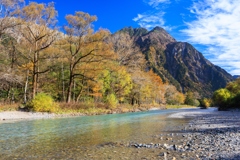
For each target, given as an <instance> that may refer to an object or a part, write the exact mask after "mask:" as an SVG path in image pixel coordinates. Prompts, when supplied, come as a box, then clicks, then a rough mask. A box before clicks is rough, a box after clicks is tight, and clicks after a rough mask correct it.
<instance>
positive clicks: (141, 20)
mask: <svg viewBox="0 0 240 160" xmlns="http://www.w3.org/2000/svg"><path fill="white" fill-rule="evenodd" d="M163 15H164V12H158V13H152V14H151V13H143V14H138V16H137V17H135V18H133V21H135V22H137V23H138V24H139V25H140V26H141V27H143V28H146V29H148V30H150V29H152V28H154V27H156V26H164V23H165V21H164V19H163Z"/></svg>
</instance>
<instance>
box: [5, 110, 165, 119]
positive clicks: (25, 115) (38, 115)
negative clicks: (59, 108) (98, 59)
mask: <svg viewBox="0 0 240 160" xmlns="http://www.w3.org/2000/svg"><path fill="white" fill-rule="evenodd" d="M151 110H163V109H162V108H161V107H159V108H157V107H154V108H149V109H142V110H140V109H134V110H129V111H128V112H143V111H151ZM121 113H127V112H118V111H113V112H111V113H96V114H84V113H77V112H76V113H63V114H57V113H47V112H26V111H3V112H0V123H1V122H16V121H22V120H37V119H53V118H67V117H79V116H93V115H107V114H121Z"/></svg>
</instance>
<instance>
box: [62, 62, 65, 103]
mask: <svg viewBox="0 0 240 160" xmlns="http://www.w3.org/2000/svg"><path fill="white" fill-rule="evenodd" d="M62 98H63V101H65V100H66V97H65V81H64V68H63V62H62Z"/></svg>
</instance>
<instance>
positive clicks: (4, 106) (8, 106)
mask: <svg viewBox="0 0 240 160" xmlns="http://www.w3.org/2000/svg"><path fill="white" fill-rule="evenodd" d="M18 107H19V104H18V103H14V104H0V112H4V111H17V110H18Z"/></svg>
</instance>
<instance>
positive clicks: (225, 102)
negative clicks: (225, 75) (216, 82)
mask: <svg viewBox="0 0 240 160" xmlns="http://www.w3.org/2000/svg"><path fill="white" fill-rule="evenodd" d="M230 101H231V93H230V91H229V90H228V89H226V88H222V89H219V90H217V91H215V92H214V94H213V102H214V104H215V105H217V106H218V107H219V110H226V109H227V108H229V104H230Z"/></svg>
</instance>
